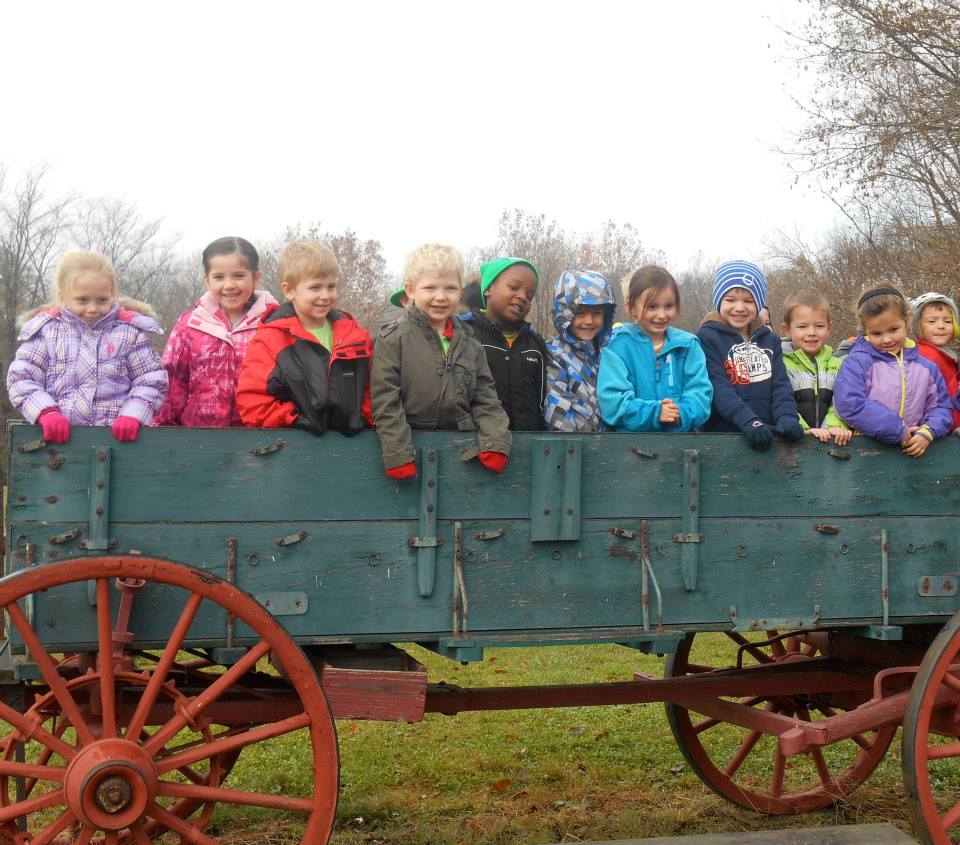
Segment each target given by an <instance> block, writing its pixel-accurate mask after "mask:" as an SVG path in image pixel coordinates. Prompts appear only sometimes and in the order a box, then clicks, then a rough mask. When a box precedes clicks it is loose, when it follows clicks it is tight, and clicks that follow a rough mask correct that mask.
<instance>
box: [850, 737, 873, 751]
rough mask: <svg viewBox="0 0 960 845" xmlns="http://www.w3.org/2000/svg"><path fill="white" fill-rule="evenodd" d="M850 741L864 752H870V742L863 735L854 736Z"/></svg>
mask: <svg viewBox="0 0 960 845" xmlns="http://www.w3.org/2000/svg"><path fill="white" fill-rule="evenodd" d="M850 739H851V740H852V741H853V742H855V743H856V744H857V745H859V746H860V747H861V748H862V749H863V750H864V751H869V750H870V741H869V740H868V739H866V737H864V735H863V734H854V735H853V736H852V737H850Z"/></svg>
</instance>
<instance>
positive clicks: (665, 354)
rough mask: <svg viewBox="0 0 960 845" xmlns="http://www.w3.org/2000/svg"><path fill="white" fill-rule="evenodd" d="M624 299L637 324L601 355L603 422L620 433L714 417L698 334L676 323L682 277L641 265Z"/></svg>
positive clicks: (686, 425)
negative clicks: (672, 324) (682, 328)
mask: <svg viewBox="0 0 960 845" xmlns="http://www.w3.org/2000/svg"><path fill="white" fill-rule="evenodd" d="M624 299H625V301H626V306H627V311H628V313H629V314H630V316H631V317H632V318H633V320H634V322H633V323H628V324H625V325H623V326H622V327H621V328H619V329H618V330H617V331H616V332H614V335H613V338H612V339H611V341H610V343H609V344H607V346H606V347H605V348H604V350H603V352H602V353H601V355H600V375H599V377H598V379H597V394H598V398H599V401H600V415H601V417H602V418H603V421H604V422H605V423H606V424H607V425H608V426H609V427H610V428H612V429H614V430H616V431H693V430H694V429H696V428H697V427H699V426H701V425H703V424H704V423H705V422H706V421H707V418H708V417H709V416H710V403H711V402H712V400H713V386H712V385H711V383H710V379H709V377H708V376H707V364H706V359H705V357H704V354H703V349H702V348H701V346H700V341H699V340H697V337H696V335H692V334H690V333H689V332H685V331H682V330H681V329H675V328H673V326H671V325H670V323H671V322H672V321H673V319H674V318H675V317H676V315H677V312H678V311H679V304H680V291H679V289H678V287H677V283H676V281H675V280H674V278H673V276H671V275H670V274H669V273H668V272H667V271H666V270H664V269H663V268H662V267H656V266H654V265H648V266H646V267H641V268H640V269H639V270H637V271H636V272H635V273H633V274H632V275H631V276H629V277H628V278H627V279H626V280H625V281H624Z"/></svg>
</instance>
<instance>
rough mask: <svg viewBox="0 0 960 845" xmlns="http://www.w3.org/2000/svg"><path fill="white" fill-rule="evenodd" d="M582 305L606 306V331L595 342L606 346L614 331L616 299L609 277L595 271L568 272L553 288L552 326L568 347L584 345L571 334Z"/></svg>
mask: <svg viewBox="0 0 960 845" xmlns="http://www.w3.org/2000/svg"><path fill="white" fill-rule="evenodd" d="M582 305H600V306H603V328H601V329H600V331H599V333H598V334H597V336H596V337H595V338H594V342H595V343H596V344H597V346H604V345H605V344H606V342H607V341H608V340H609V339H610V335H611V333H612V332H613V315H614V312H615V311H616V309H617V298H616V295H615V294H614V292H613V287H612V286H611V284H610V282H608V281H607V279H606V277H604V276H602V275H600V273H594V272H593V271H592V270H567V272H566V273H564V274H563V275H562V276H561V277H560V278H559V279H557V283H556V284H555V285H554V292H553V325H554V326H556V328H557V334H558V335H559V336H560V337H561V338H563V340H565V341H566V342H567V343H569V344H576V343H583V341H581V340H579V339H578V338H576V337H574V336H573V334H572V333H571V331H570V323H572V322H573V318H574V317H575V316H576V314H577V310H578V309H579V308H580V307H581V306H582Z"/></svg>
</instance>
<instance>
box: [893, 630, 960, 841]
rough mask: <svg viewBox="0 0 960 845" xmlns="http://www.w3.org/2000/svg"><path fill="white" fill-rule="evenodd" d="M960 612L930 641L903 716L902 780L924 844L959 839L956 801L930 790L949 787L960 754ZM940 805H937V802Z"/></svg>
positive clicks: (959, 803)
mask: <svg viewBox="0 0 960 845" xmlns="http://www.w3.org/2000/svg"><path fill="white" fill-rule="evenodd" d="M957 737H960V613H957V614H956V615H955V616H954V617H953V618H952V619H951V620H950V621H949V622H948V623H947V624H946V625H945V626H944V627H943V630H942V631H941V632H940V634H939V635H938V636H937V638H936V639H935V640H934V641H933V642H932V643H931V644H930V648H928V649H927V653H926V655H925V656H924V658H923V662H922V663H921V664H920V671H919V672H918V673H917V677H916V679H915V680H914V682H913V687H912V688H911V690H910V699H909V701H908V702H907V710H906V713H905V714H904V717H903V761H902V763H903V780H904V784H905V786H906V789H907V801H908V803H909V805H910V815H911V816H912V817H913V826H914V829H915V830H916V831H917V833H918V834H919V835H920V838H921V839H923V841H924V842H926V843H927V845H948V843H950V842H957V841H960V824H958V823H960V801H955V799H953V798H951V799H949V800H948V801H947V802H946V804H945V806H943V803H944V802H943V801H942V800H941V801H940V802H938V801H937V799H936V798H935V796H934V793H933V787H934V784H936V783H938V782H939V787H940V789H941V792H942V793H943V792H948V791H951V786H954V789H953V790H952V791H954V792H955V784H956V776H957V762H958V758H960V742H957ZM938 804H940V806H938Z"/></svg>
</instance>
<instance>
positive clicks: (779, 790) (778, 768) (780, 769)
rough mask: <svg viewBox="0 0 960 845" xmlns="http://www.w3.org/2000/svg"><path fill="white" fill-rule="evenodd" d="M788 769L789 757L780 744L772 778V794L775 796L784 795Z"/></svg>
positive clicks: (775, 756) (774, 759) (775, 757)
mask: <svg viewBox="0 0 960 845" xmlns="http://www.w3.org/2000/svg"><path fill="white" fill-rule="evenodd" d="M786 770H787V758H786V755H785V754H784V753H783V752H782V751H781V750H780V746H779V745H778V746H777V750H776V753H775V754H774V757H773V777H772V779H771V780H770V794H771V795H773V797H774V798H779V797H780V796H781V795H783V776H784V773H785V772H786Z"/></svg>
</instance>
